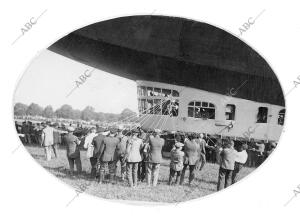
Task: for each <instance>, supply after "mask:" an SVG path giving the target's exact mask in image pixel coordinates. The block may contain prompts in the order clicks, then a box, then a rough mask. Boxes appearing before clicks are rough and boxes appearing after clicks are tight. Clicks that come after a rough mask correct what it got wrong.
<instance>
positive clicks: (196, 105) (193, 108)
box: [188, 101, 215, 119]
mask: <svg viewBox="0 0 300 218" xmlns="http://www.w3.org/2000/svg"><path fill="white" fill-rule="evenodd" d="M188 117H194V118H202V119H215V105H214V104H212V103H209V102H200V101H192V102H190V103H189V105H188Z"/></svg>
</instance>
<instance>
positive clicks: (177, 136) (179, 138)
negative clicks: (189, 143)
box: [175, 134, 181, 142]
mask: <svg viewBox="0 0 300 218" xmlns="http://www.w3.org/2000/svg"><path fill="white" fill-rule="evenodd" d="M175 139H176V141H178V142H180V141H181V136H180V135H179V134H176V136H175Z"/></svg>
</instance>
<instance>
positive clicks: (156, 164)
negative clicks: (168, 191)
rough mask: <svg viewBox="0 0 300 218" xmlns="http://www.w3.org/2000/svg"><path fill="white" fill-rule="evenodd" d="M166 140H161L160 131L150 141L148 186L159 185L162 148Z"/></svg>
mask: <svg viewBox="0 0 300 218" xmlns="http://www.w3.org/2000/svg"><path fill="white" fill-rule="evenodd" d="M164 144H165V140H164V139H162V138H160V130H156V131H155V133H154V136H151V137H150V139H149V160H148V163H147V184H148V186H150V185H151V180H153V186H156V185H157V181H158V174H159V168H160V163H161V160H162V147H163V146H164Z"/></svg>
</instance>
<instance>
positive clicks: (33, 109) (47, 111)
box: [14, 102, 137, 122]
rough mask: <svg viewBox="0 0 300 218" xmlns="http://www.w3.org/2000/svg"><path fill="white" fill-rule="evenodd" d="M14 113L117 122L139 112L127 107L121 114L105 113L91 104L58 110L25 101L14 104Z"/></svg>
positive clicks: (65, 105)
mask: <svg viewBox="0 0 300 218" xmlns="http://www.w3.org/2000/svg"><path fill="white" fill-rule="evenodd" d="M14 115H15V116H42V117H45V118H64V119H73V120H78V119H81V120H85V121H91V120H95V121H102V122H103V121H107V122H116V121H120V120H124V119H126V121H127V120H129V117H130V118H131V120H133V119H134V118H136V117H137V113H136V112H134V111H132V110H130V109H128V108H126V109H124V110H123V111H122V112H121V113H120V114H114V113H104V112H95V109H94V108H93V107H91V106H87V107H85V108H84V109H83V110H78V109H73V108H72V106H70V105H68V104H64V105H62V106H61V107H60V108H58V109H57V110H54V109H53V107H52V106H51V105H48V106H46V107H45V108H43V107H41V106H40V105H38V104H36V103H31V104H30V105H26V104H23V103H20V102H18V103H16V104H15V105H14Z"/></svg>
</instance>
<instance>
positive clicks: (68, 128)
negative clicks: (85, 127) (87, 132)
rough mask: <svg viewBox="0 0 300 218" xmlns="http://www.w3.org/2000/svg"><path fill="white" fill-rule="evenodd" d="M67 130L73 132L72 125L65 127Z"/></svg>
mask: <svg viewBox="0 0 300 218" xmlns="http://www.w3.org/2000/svg"><path fill="white" fill-rule="evenodd" d="M67 130H68V132H74V130H75V129H74V127H72V126H68V127H67Z"/></svg>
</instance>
